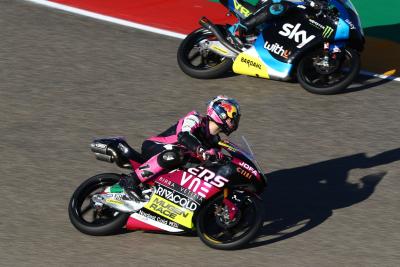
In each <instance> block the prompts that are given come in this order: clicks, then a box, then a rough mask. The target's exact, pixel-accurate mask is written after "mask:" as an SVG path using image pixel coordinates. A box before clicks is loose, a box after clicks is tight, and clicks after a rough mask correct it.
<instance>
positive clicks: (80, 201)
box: [72, 178, 120, 226]
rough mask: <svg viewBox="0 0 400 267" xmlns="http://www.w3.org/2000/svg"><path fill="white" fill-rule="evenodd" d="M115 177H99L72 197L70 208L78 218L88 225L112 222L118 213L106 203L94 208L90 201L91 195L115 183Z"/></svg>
mask: <svg viewBox="0 0 400 267" xmlns="http://www.w3.org/2000/svg"><path fill="white" fill-rule="evenodd" d="M115 182H116V181H115V179H112V178H110V179H99V180H98V181H96V182H95V183H92V184H90V185H88V186H87V187H85V188H84V189H83V190H82V191H81V192H79V195H78V196H77V197H75V198H74V200H73V203H72V208H73V210H74V214H75V216H77V217H78V218H79V220H80V221H81V222H82V223H84V224H86V225H90V226H102V225H106V224H109V223H111V222H113V221H114V220H115V219H116V218H117V217H118V215H120V213H119V212H118V211H116V210H114V209H112V208H110V207H108V206H106V205H103V206H102V207H101V208H99V209H96V208H95V207H94V206H93V203H92V200H91V198H92V196H93V195H95V194H99V193H101V192H103V191H104V190H105V189H106V187H108V186H111V185H113V184H115Z"/></svg>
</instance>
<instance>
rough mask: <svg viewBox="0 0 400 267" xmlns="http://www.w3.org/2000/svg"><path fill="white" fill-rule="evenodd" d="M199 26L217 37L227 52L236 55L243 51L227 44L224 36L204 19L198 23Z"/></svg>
mask: <svg viewBox="0 0 400 267" xmlns="http://www.w3.org/2000/svg"><path fill="white" fill-rule="evenodd" d="M199 23H200V25H201V26H202V27H203V28H204V29H206V30H209V31H210V32H212V33H213V34H214V35H215V37H217V39H218V41H220V42H221V44H223V45H224V46H225V47H226V48H228V49H229V50H231V51H232V52H234V53H236V54H238V55H239V54H240V53H242V52H243V51H241V50H239V49H237V48H236V47H234V46H233V45H232V44H231V43H229V42H228V41H227V40H226V39H225V37H224V35H223V34H222V33H221V31H220V30H219V29H218V28H217V27H216V26H215V25H214V24H213V23H212V22H211V21H210V20H209V19H208V18H206V17H202V18H201V19H200V21H199Z"/></svg>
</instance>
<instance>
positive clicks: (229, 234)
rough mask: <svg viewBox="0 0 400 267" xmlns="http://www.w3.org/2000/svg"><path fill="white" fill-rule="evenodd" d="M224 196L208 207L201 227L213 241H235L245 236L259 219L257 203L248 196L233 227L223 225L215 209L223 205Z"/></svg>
mask: <svg viewBox="0 0 400 267" xmlns="http://www.w3.org/2000/svg"><path fill="white" fill-rule="evenodd" d="M222 199H223V197H219V198H218V199H216V200H215V201H213V203H212V204H211V205H209V206H208V207H207V210H206V211H205V213H204V217H203V219H202V221H201V222H200V225H199V227H200V228H201V229H200V230H201V232H202V233H203V235H204V237H205V238H206V239H207V240H209V241H211V242H213V243H223V244H227V243H233V242H235V241H237V240H240V239H242V238H243V237H245V236H246V235H247V234H248V233H249V232H250V231H251V229H252V228H253V226H254V224H255V223H256V221H257V209H256V206H255V203H254V202H253V201H252V200H251V199H250V198H247V199H246V200H245V202H244V204H243V206H242V207H241V212H240V215H239V216H240V218H239V221H238V222H237V223H235V224H234V226H232V227H226V228H224V227H222V226H221V224H220V222H218V221H220V218H219V217H218V215H216V212H215V209H216V208H217V207H221V206H222V205H223V204H222Z"/></svg>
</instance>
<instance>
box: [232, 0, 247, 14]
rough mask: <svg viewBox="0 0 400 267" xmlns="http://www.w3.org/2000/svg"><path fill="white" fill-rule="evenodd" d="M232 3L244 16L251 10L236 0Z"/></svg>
mask: <svg viewBox="0 0 400 267" xmlns="http://www.w3.org/2000/svg"><path fill="white" fill-rule="evenodd" d="M233 4H234V6H235V9H236V10H237V11H239V13H240V14H242V15H243V16H245V17H248V16H249V15H250V14H251V12H250V10H248V9H247V8H245V7H244V6H243V5H242V4H240V3H239V2H238V1H237V0H233Z"/></svg>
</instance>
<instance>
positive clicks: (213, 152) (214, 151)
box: [206, 148, 224, 160]
mask: <svg viewBox="0 0 400 267" xmlns="http://www.w3.org/2000/svg"><path fill="white" fill-rule="evenodd" d="M206 153H207V154H208V155H210V157H209V159H215V160H221V159H223V158H224V153H222V152H221V150H220V149H218V148H211V149H208V150H207V151H206Z"/></svg>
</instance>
